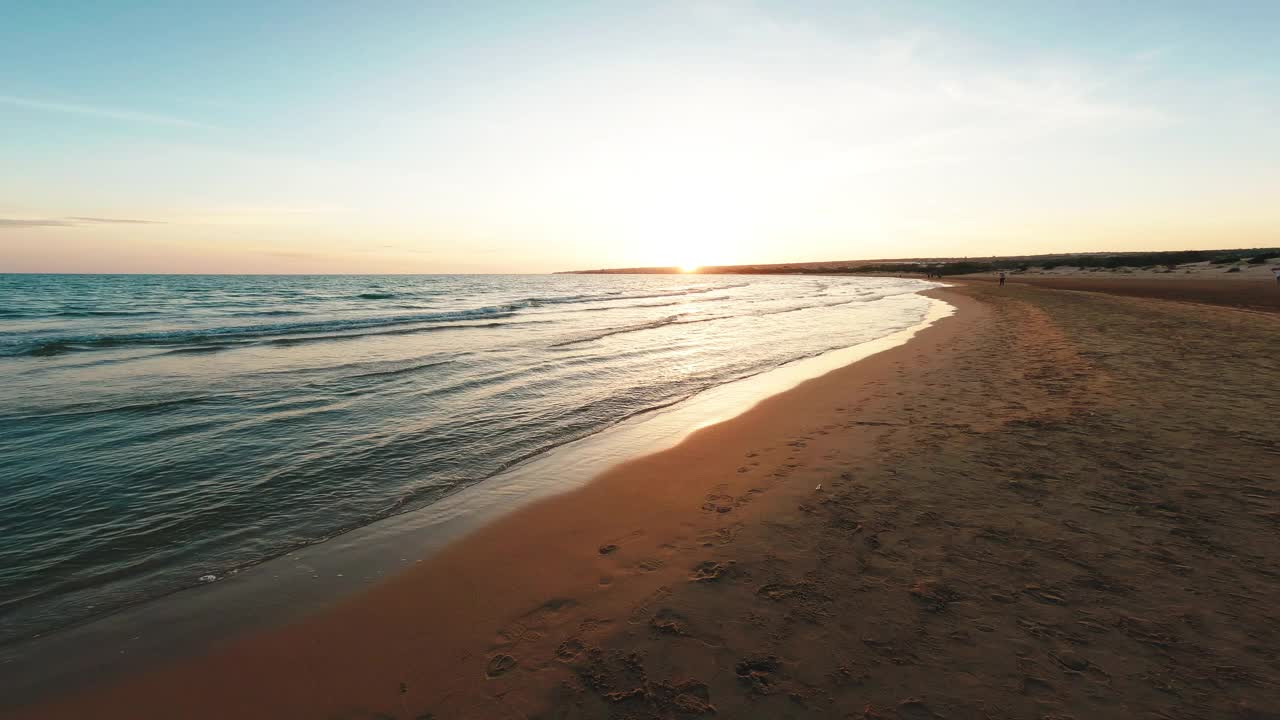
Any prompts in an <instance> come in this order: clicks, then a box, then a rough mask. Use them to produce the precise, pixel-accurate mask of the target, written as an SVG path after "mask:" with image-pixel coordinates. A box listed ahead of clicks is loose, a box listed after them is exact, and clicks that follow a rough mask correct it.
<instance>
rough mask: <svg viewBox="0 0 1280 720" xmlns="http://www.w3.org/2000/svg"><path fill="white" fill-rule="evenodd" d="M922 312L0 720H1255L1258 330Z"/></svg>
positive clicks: (1276, 481) (1267, 496) (1276, 629)
mask: <svg viewBox="0 0 1280 720" xmlns="http://www.w3.org/2000/svg"><path fill="white" fill-rule="evenodd" d="M940 292H941V293H942V296H943V297H945V298H946V299H948V300H949V301H950V302H953V303H955V304H956V305H957V306H958V307H959V309H960V312H959V313H958V314H957V315H956V316H955V317H953V318H951V319H947V320H944V321H942V322H940V323H939V324H938V325H936V326H935V327H933V328H930V329H928V330H926V331H924V332H923V333H921V334H920V335H919V336H918V337H917V338H916V339H915V340H913V341H912V342H910V343H908V344H907V345H905V346H903V347H901V348H898V349H895V350H891V351H888V352H886V353H883V354H881V355H877V356H875V357H873V358H871V359H869V360H866V361H863V362H861V363H857V364H855V365H853V366H850V367H848V368H844V369H841V370H838V371H836V372H833V373H830V374H828V375H826V376H824V377H822V378H818V379H816V380H813V381H810V382H808V383H805V384H803V385H801V386H800V387H798V388H796V389H794V390H792V391H789V392H787V393H784V394H781V395H778V396H775V397H773V398H770V399H769V400H767V401H765V402H764V403H762V404H760V405H759V406H757V407H756V408H754V409H753V410H751V411H749V412H748V413H746V414H744V415H742V416H740V417H738V418H735V419H733V420H731V421H728V422H726V423H722V424H720V425H716V426H712V427H709V428H706V429H704V430H702V431H700V432H698V433H696V434H695V435H693V436H692V437H690V438H689V439H688V440H687V441H686V442H684V443H683V444H681V445H680V446H678V447H676V448H673V449H671V450H669V451H665V452H662V453H658V454H655V455H652V456H649V457H645V458H641V459H639V460H636V461H634V462H631V463H628V464H625V465H622V466H620V467H618V468H615V469H614V470H612V471H610V472H608V473H606V474H605V475H604V476H602V477H601V478H599V479H597V480H596V481H595V482H593V483H592V484H590V485H588V486H587V487H585V488H584V489H582V490H579V491H575V492H573V493H570V494H567V495H563V496H560V497H557V498H553V499H551V500H548V501H545V502H542V503H540V504H537V505H534V506H532V507H530V508H527V509H526V510H523V511H520V512H518V513H516V514H515V515H513V516H510V517H508V518H507V519H505V520H503V521H500V522H498V523H495V524H494V525H491V526H489V527H487V528H484V529H482V530H480V531H478V532H477V533H475V534H474V535H472V536H470V537H469V538H467V539H464V540H463V541H461V542H459V543H457V544H455V545H453V546H451V547H450V548H449V549H447V550H446V551H445V552H444V553H443V554H441V555H439V556H437V557H435V558H434V559H432V560H430V561H427V562H424V563H422V564H420V565H418V566H417V568H416V569H415V570H412V571H410V572H408V573H406V574H405V575H402V576H400V577H399V578H397V579H395V580H393V581H391V582H388V583H386V584H385V585H382V586H379V587H377V588H375V589H374V590H373V591H371V592H369V593H367V594H365V595H362V596H360V597H358V598H355V599H353V600H351V601H350V602H346V603H344V604H342V605H341V606H339V607H336V608H334V609H332V610H329V611H325V612H322V613H319V614H316V615H313V616H311V617H306V618H302V619H300V620H298V621H297V622H296V623H294V624H292V625H290V626H287V627H283V628H278V629H275V630H272V631H269V632H266V633H259V634H255V635H252V636H249V637H243V638H237V639H232V640H229V641H227V642H226V643H224V644H223V645H222V646H220V647H218V648H215V649H214V650H213V651H211V652H210V653H208V654H207V655H204V656H201V657H198V658H193V659H191V660H189V661H186V662H182V663H177V664H174V665H171V666H169V667H165V668H158V669H155V670H153V671H151V672H148V673H145V674H139V675H136V676H133V677H131V678H129V679H127V680H125V681H123V682H119V683H115V684H113V685H111V686H108V687H102V688H98V689H95V690H90V691H88V692H84V693H78V694H75V695H72V696H69V697H63V698H57V699H54V700H52V701H50V702H49V703H46V704H43V705H40V706H35V707H31V708H28V709H27V711H25V712H21V713H18V714H17V716H18V717H66V718H85V717H94V718H150V717H155V718H176V717H182V718H227V717H252V718H257V717H262V718H268V717H270V718H286V717H288V718H292V717H306V718H325V717H331V718H489V717H493V718H508V717H510V718H518V717H539V718H578V717H581V718H688V717H697V716H700V715H706V716H709V715H710V714H712V713H715V714H717V715H719V716H720V717H731V718H786V717H821V718H828V717H836V718H843V717H854V718H878V717H885V718H896V717H904V718H913V719H915V718H920V719H923V718H935V717H939V718H1046V719H1047V718H1066V717H1075V718H1080V719H1083V718H1134V717H1142V718H1182V717H1192V718H1220V717H1240V718H1274V717H1278V716H1277V715H1276V709H1277V708H1280V687H1278V686H1277V682H1278V680H1277V678H1278V677H1280V646H1278V645H1277V642H1278V641H1280V610H1277V607H1276V602H1275V601H1276V599H1277V598H1280V564H1278V563H1277V559H1278V558H1280V545H1277V542H1276V540H1277V534H1278V531H1280V446H1278V444H1277V433H1276V430H1275V428H1276V423H1275V418H1276V414H1277V411H1278V410H1280V385H1277V378H1280V354H1278V353H1277V349H1278V348H1280V316H1277V315H1273V314H1269V313H1253V312H1245V311H1239V310H1233V309H1228V308H1220V307H1211V306H1204V305H1191V304H1186V303H1170V302H1162V301H1157V300H1148V299H1139V298H1131V297H1116V296H1110V295H1103V294H1094V293H1064V292H1058V291H1053V290H1046V289H1041V288H1036V287H1032V286H1029V285H1024V284H1017V283H1014V284H1010V285H1009V286H1008V287H1006V288H1004V289H999V288H996V287H994V286H993V285H991V284H987V283H969V284H966V285H965V286H963V287H960V288H958V289H954V290H947V291H940ZM819 486H820V488H819Z"/></svg>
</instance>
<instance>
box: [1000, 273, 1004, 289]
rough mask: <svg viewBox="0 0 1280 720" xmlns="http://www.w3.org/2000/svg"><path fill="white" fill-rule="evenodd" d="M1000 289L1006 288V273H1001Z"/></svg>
mask: <svg viewBox="0 0 1280 720" xmlns="http://www.w3.org/2000/svg"><path fill="white" fill-rule="evenodd" d="M1000 287H1004V273H1000Z"/></svg>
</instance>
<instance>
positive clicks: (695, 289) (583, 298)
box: [525, 283, 751, 306]
mask: <svg viewBox="0 0 1280 720" xmlns="http://www.w3.org/2000/svg"><path fill="white" fill-rule="evenodd" d="M750 284H751V283H736V284H733V285H713V286H707V285H697V286H689V287H684V288H675V289H672V290H668V291H665V292H659V293H633V294H631V295H625V294H623V293H622V291H620V290H619V291H616V292H611V293H605V294H603V295H564V296H561V297H532V298H526V300H525V302H528V303H529V304H530V305H534V306H537V305H561V304H566V303H590V302H612V301H614V300H647V299H652V298H663V297H685V296H687V295H703V294H705V293H711V292H716V291H717V290H730V289H733V288H740V287H746V286H747V285H750Z"/></svg>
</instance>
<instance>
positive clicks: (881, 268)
mask: <svg viewBox="0 0 1280 720" xmlns="http://www.w3.org/2000/svg"><path fill="white" fill-rule="evenodd" d="M1267 261H1276V262H1280V248H1277V247H1257V248H1236V249H1230V250H1161V251H1154V252H1086V253H1052V254H1047V255H992V256H985V257H919V258H881V259H872V260H825V261H815V262H798V263H764V264H755V265H706V266H703V267H700V268H698V269H696V270H692V271H689V270H685V269H682V268H679V267H674V266H672V267H630V268H601V269H596V270H566V271H562V272H560V273H557V274H558V275H668V274H669V275H679V274H701V275H776V274H832V273H851V274H862V273H868V274H870V273H910V272H925V271H926V270H929V271H932V272H937V273H939V274H942V275H967V274H971V273H981V272H992V271H999V270H1006V271H1009V270H1027V269H1030V268H1041V269H1053V268H1058V267H1078V268H1102V269H1121V268H1154V267H1157V266H1161V267H1168V266H1176V265H1184V264H1187V263H1199V262H1207V263H1211V264H1216V265H1226V266H1230V265H1232V264H1237V263H1241V264H1244V263H1252V264H1261V263H1264V262H1267Z"/></svg>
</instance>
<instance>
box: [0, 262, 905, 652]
mask: <svg viewBox="0 0 1280 720" xmlns="http://www.w3.org/2000/svg"><path fill="white" fill-rule="evenodd" d="M927 287H930V285H929V284H927V283H923V282H921V281H917V280H907V279H896V278H859V277H826V276H699V275H547V276H520V275H490V276H474V275H469V276H460V275H436V276H430V275H415V276H170V275H128V276H125V275H120V276H107V275H0V382H2V385H0V387H3V391H2V392H0V644H4V643H11V642H14V641H17V640H21V639H25V638H30V637H32V636H34V635H37V634H41V633H47V632H49V631H51V630H54V629H57V628H59V627H62V626H65V625H68V624H71V623H76V622H81V621H84V620H87V619H90V618H93V617H95V616H98V615H103V614H107V613H111V612H113V611H115V610H118V609H120V608H122V607H125V606H131V605H135V604H138V603H140V602H144V601H146V600H148V599H152V598H156V597H159V596H162V595H166V594H169V593H172V592H174V591H177V590H181V589H184V588H188V587H192V586H195V585H199V584H201V583H202V582H208V581H209V580H211V579H213V578H222V577H225V576H226V575H228V574H230V573H234V572H236V571H238V570H240V569H243V568H245V567H248V566H251V565H254V564H257V563H260V562H262V561H264V560H266V559H269V558H272V557H275V556H278V555H281V554H283V553H286V552H289V551H291V550H294V549H296V548H299V547H302V546H306V545H310V544H314V543H317V542H320V541H323V540H325V539H327V538H331V537H334V536H336V535H339V534H342V533H344V532H346V531H349V530H352V529H354V528H358V527H362V526H364V525H367V524H369V523H371V522H374V521H376V520H379V519H381V518H385V517H388V516H391V515H395V514H398V513H404V512H408V511H413V510H417V509H420V508H424V507H427V506H429V505H431V504H432V503H435V502H438V501H440V500H441V499H443V498H445V497H448V496H449V495H451V494H453V493H455V492H457V491H459V490H461V489H463V488H467V487H471V486H476V485H477V484H480V483H484V482H485V480H487V479H489V478H493V477H494V476H496V475H500V474H502V473H503V472H504V471H507V470H509V469H511V468H513V467H514V466H517V465H520V464H521V463H524V462H525V461H528V460H530V459H532V458H535V457H538V456H541V455H543V454H545V453H547V452H549V451H551V450H553V449H554V448H556V447H559V446H561V445H564V444H565V443H568V442H572V441H574V440H578V439H581V438H585V437H587V436H591V435H593V434H595V433H599V432H601V431H603V430H605V429H607V428H609V427H611V426H614V425H616V424H618V423H620V422H622V421H624V420H627V419H629V418H635V417H637V416H642V415H643V414H645V413H650V412H652V411H654V410H657V409H660V408H667V407H670V406H672V405H675V404H677V403H681V402H682V401H684V400H686V399H688V398H690V397H692V396H694V395H697V394H698V393H702V392H704V391H707V390H709V389H711V388H715V387H718V386H722V385H724V384H726V383H731V382H733V381H736V380H739V379H742V378H746V377H750V376H754V375H757V374H759V373H763V372H766V371H769V370H772V369H774V368H778V367H780V366H783V365H786V364H788V363H793V362H795V361H797V360H800V359H802V358H809V357H814V356H817V355H821V354H823V353H827V352H830V351H832V350H835V349H839V348H847V347H854V346H857V345H860V344H864V343H868V342H871V341H874V340H876V339H878V338H883V337H886V336H888V335H891V334H893V333H896V332H898V331H901V330H904V329H906V328H909V327H912V326H915V325H917V324H919V323H920V322H921V321H922V320H923V319H924V318H925V316H926V313H927V312H928V311H929V308H930V301H929V300H928V299H927V298H925V297H923V296H920V295H918V294H916V293H917V291H919V290H921V289H924V288H927ZM479 489H483V486H480V488H479Z"/></svg>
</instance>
